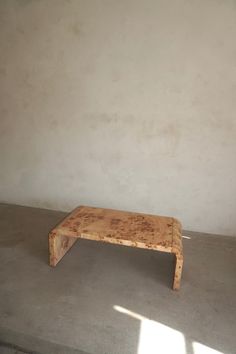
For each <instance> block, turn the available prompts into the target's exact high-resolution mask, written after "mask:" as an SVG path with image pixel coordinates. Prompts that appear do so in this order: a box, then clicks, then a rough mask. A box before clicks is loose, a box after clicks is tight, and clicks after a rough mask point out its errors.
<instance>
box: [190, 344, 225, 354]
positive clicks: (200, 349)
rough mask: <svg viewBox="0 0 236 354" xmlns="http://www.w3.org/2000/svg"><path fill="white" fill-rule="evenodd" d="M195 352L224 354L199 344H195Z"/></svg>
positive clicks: (195, 353) (199, 353)
mask: <svg viewBox="0 0 236 354" xmlns="http://www.w3.org/2000/svg"><path fill="white" fill-rule="evenodd" d="M193 352H194V354H224V353H222V352H219V351H218V350H215V349H212V348H210V347H207V346H206V345H204V344H201V343H198V342H193Z"/></svg>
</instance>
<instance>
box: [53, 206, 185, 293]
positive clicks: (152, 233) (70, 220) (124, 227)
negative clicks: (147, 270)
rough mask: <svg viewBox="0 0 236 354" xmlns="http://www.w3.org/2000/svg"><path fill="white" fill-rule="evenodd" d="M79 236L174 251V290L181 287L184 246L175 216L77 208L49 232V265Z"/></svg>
mask: <svg viewBox="0 0 236 354" xmlns="http://www.w3.org/2000/svg"><path fill="white" fill-rule="evenodd" d="M78 238H86V239H89V240H96V241H103V242H109V243H115V244H119V245H125V246H133V247H139V248H148V249H151V250H158V251H162V252H169V253H174V254H175V257H176V265H175V275H174V282H173V289H175V290H177V289H179V287H180V280H181V274H182V268H183V247H182V236H181V224H180V222H179V221H178V220H177V219H175V218H172V217H165V216H155V215H147V214H140V213H131V212H126V211H118V210H111V209H101V208H93V207H87V206H81V207H78V208H76V209H75V210H74V211H73V212H72V213H71V214H69V215H68V216H67V217H66V218H65V219H64V220H63V221H62V222H61V223H60V224H59V225H57V226H56V227H55V228H54V229H53V230H52V231H51V232H50V233H49V253H50V265H51V266H53V267H55V266H56V264H57V263H58V262H59V261H60V260H61V258H62V257H63V256H64V255H65V254H66V252H67V251H68V250H69V249H70V248H71V246H72V245H73V244H74V243H75V241H76V240H77V239H78Z"/></svg>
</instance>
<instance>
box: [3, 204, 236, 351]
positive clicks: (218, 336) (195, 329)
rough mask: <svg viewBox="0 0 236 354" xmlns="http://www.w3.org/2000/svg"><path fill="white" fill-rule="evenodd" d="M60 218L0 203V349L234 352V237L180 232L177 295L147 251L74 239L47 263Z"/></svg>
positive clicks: (166, 258) (167, 258) (168, 263)
mask: <svg viewBox="0 0 236 354" xmlns="http://www.w3.org/2000/svg"><path fill="white" fill-rule="evenodd" d="M64 215H65V214H64V213H61V212H55V211H49V210H42V209H36V208H26V207H19V206H11V205H4V204H2V205H0V230H1V231H0V259H1V263H0V319H1V322H0V353H21V351H22V352H26V353H45V354H53V353H57V354H59V353H66V354H70V353H74V354H79V353H80V354H82V353H96V354H100V353H102V354H104V353H107V354H113V353H116V354H118V353H119V354H120V353H121V354H123V353H127V354H128V353H132V354H134V353H138V354H149V353H150V354H152V353H170V352H175V353H177V354H178V353H180V354H181V353H189V354H203V353H206V354H208V353H209V354H213V353H217V352H222V353H236V326H235V323H236V317H235V315H236V296H235V295H236V283H235V271H236V238H233V237H219V236H212V235H211V236H210V235H202V234H193V233H192V234H191V233H185V235H186V236H188V238H184V253H185V265H184V274H183V280H182V287H181V290H180V292H174V291H172V290H171V284H172V276H173V265H174V260H173V258H172V256H171V255H169V254H164V253H159V252H154V251H149V250H140V249H134V248H131V247H122V246H115V245H109V244H102V243H98V242H92V241H87V240H79V241H78V242H77V243H76V244H75V246H74V247H73V248H72V249H71V251H70V252H69V253H68V254H67V255H66V256H65V258H64V259H63V260H62V261H61V263H59V264H58V266H57V267H56V268H50V267H49V266H48V245H47V233H48V231H49V230H50V228H52V227H53V226H54V225H55V224H56V223H58V222H59V221H60V220H61V219H62V218H63V217H64ZM171 348H172V349H171ZM173 348H175V349H173ZM214 350H215V351H214Z"/></svg>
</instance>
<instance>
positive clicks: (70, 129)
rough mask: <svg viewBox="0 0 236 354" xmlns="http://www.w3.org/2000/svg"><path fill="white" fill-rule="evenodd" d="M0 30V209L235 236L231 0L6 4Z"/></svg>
mask: <svg viewBox="0 0 236 354" xmlns="http://www.w3.org/2000/svg"><path fill="white" fill-rule="evenodd" d="M203 13H204V16H202V14H203ZM0 26H1V31H0V46H1V56H0V109H1V113H0V114H1V115H0V159H1V169H0V201H3V202H4V201H5V202H12V203H18V204H24V205H32V206H40V207H46V208H53V209H61V210H68V211H69V210H71V209H72V208H73V207H75V206H76V205H79V204H87V205H94V206H101V207H108V208H114V209H125V210H133V211H139V212H145V213H152V214H159V215H163V214H164V215H173V216H176V217H178V218H180V219H181V220H182V221H183V224H184V227H185V229H192V230H195V231H205V232H211V233H220V234H228V235H235V229H236V219H235V209H236V199H235V195H236V184H235V180H236V164H235V156H236V146H235V141H236V123H235V122H236V121H235V113H236V103H235V97H236V86H235V82H236V73H235V62H236V57H235V37H236V8H235V5H234V3H233V2H224V3H223V2H221V3H220V2H219V3H215V4H214V7H212V3H211V2H210V1H200V2H199V1H198V2H194V1H189V2H188V3H186V2H185V1H180V2H178V4H177V3H176V4H174V3H173V4H172V6H171V7H170V6H169V4H168V3H167V2H163V1H161V0H158V1H154V0H148V1H146V2H145V3H144V2H139V3H137V2H135V1H134V0H128V1H125V2H117V1H113V0H112V1H109V2H106V4H103V3H101V2H100V1H96V0H95V1H93V6H91V3H90V2H88V1H80V0H78V1H76V0H71V1H63V0H62V1H58V2H57V4H56V6H55V4H53V3H52V2H50V1H17V0H13V1H7V0H3V1H1V2H0Z"/></svg>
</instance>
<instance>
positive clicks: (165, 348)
mask: <svg viewBox="0 0 236 354" xmlns="http://www.w3.org/2000/svg"><path fill="white" fill-rule="evenodd" d="M114 309H115V310H116V311H118V312H120V313H123V314H126V315H128V316H130V317H133V318H135V319H137V320H139V321H140V334H139V341H138V350H137V354H154V353H155V354H156V353H157V350H158V353H161V354H167V353H168V354H170V353H178V354H186V350H185V340H184V336H183V334H182V333H181V332H179V331H176V330H174V329H172V328H170V327H168V326H165V325H163V324H161V323H159V322H157V321H153V320H150V319H148V318H146V317H144V316H142V315H140V314H138V313H136V312H132V311H130V310H128V309H125V308H124V307H121V306H117V305H115V306H114Z"/></svg>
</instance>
